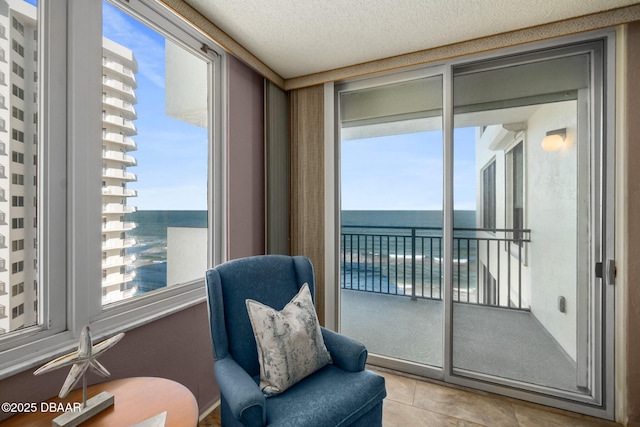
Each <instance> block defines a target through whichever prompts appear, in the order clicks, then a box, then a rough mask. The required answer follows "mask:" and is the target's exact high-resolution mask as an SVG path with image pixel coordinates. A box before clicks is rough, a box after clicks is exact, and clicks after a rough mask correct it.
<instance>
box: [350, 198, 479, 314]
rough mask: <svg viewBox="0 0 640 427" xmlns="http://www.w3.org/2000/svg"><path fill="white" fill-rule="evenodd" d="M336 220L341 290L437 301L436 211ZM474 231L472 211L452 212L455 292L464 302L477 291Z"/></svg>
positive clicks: (439, 214) (357, 214)
mask: <svg viewBox="0 0 640 427" xmlns="http://www.w3.org/2000/svg"><path fill="white" fill-rule="evenodd" d="M341 219H342V235H341V242H340V282H341V287H342V288H345V289H357V290H361V291H369V292H380V293H391V294H397V295H416V296H421V297H426V298H435V299H438V298H440V297H441V290H442V285H443V284H442V280H443V266H442V260H443V247H442V243H443V242H442V222H443V220H442V219H443V215H442V212H441V211H342V213H341ZM475 228H477V226H476V212H475V211H455V212H454V248H453V252H454V254H453V259H454V271H453V280H454V288H455V289H457V292H460V295H459V296H460V299H461V300H467V301H469V300H470V299H469V298H471V299H473V298H475V296H474V295H475V293H476V290H477V276H478V272H477V264H476V261H477V256H476V254H477V243H478V242H477V240H475V238H474V235H475V232H474V231H471V230H473V229H475Z"/></svg>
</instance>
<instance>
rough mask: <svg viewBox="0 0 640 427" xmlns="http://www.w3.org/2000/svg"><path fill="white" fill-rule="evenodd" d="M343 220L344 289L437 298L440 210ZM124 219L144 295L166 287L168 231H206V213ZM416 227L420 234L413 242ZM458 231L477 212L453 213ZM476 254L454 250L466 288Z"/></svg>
mask: <svg viewBox="0 0 640 427" xmlns="http://www.w3.org/2000/svg"><path fill="white" fill-rule="evenodd" d="M341 217H342V232H343V238H342V239H341V260H342V262H341V275H340V276H341V285H342V287H346V288H352V289H361V290H369V291H374V292H389V293H397V294H403V293H405V292H407V290H408V289H409V284H411V287H413V286H416V290H417V291H418V292H421V293H422V294H423V295H424V296H429V297H435V298H437V297H438V295H439V292H440V286H441V282H440V279H441V276H442V274H441V265H440V261H441V260H442V252H441V249H442V212H441V211H342V212H341ZM125 220H126V221H131V222H135V223H137V227H136V228H135V229H133V230H131V231H129V232H127V238H135V239H136V240H137V244H136V245H135V246H134V247H133V248H129V249H128V250H127V254H135V255H136V261H135V263H134V266H135V271H136V278H135V279H134V280H133V281H132V282H130V284H129V286H130V287H133V286H135V287H136V288H137V294H141V293H144V292H148V291H152V290H154V289H159V288H163V287H165V286H166V285H167V228H168V227H202V228H206V227H207V212H206V211H138V212H135V213H132V214H128V215H127V216H126V218H125ZM361 227H365V228H361ZM366 227H370V228H366ZM385 227H390V228H388V229H387V228H385ZM396 227H399V228H396ZM414 227H415V228H417V229H419V230H417V231H416V239H415V240H414V241H412V240H411V228H414ZM454 227H455V228H475V227H476V213H475V211H455V212H454ZM465 233H468V232H465V231H456V232H455V233H454V235H455V236H456V237H460V236H464V234H465ZM352 236H356V237H352ZM461 241H464V239H461ZM414 244H415V253H413V252H412V247H413V245H414ZM454 244H455V242H454ZM475 251H476V248H475V247H466V248H465V247H463V248H454V252H455V254H454V258H456V259H458V260H459V265H462V266H463V267H464V268H463V269H462V270H460V274H458V273H457V272H455V273H454V276H455V277H456V278H457V277H460V280H463V281H464V280H466V282H467V284H468V286H469V284H470V283H472V282H475V272H474V271H471V269H470V268H469V266H470V265H472V264H473V263H474V262H475ZM474 286H475V285H474ZM418 288H419V289H418Z"/></svg>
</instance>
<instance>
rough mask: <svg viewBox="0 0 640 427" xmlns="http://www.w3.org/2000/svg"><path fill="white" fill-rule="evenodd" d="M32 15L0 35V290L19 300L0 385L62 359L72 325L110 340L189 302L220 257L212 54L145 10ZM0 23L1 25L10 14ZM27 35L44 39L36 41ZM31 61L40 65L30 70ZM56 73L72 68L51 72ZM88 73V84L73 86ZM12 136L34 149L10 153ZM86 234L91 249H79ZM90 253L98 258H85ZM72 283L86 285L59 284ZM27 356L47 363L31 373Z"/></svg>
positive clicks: (2, 339)
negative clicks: (1, 148) (7, 42)
mask: <svg viewBox="0 0 640 427" xmlns="http://www.w3.org/2000/svg"><path fill="white" fill-rule="evenodd" d="M33 2H34V1H33V0H29V1H28V3H29V4H27V2H25V3H24V4H21V5H20V24H21V25H22V26H23V31H26V32H25V33H24V34H25V35H26V34H29V39H28V40H26V39H24V38H23V36H21V35H16V34H18V31H17V29H16V28H14V27H13V26H12V27H11V28H7V31H8V32H9V33H10V34H8V35H7V36H8V37H9V36H11V37H9V38H10V39H11V48H12V55H11V60H12V62H13V63H15V65H13V64H12V65H11V67H12V68H11V69H12V71H13V73H14V77H16V79H15V80H14V81H13V82H12V83H15V87H14V86H11V88H7V89H5V91H6V92H7V91H8V90H10V91H11V93H12V94H15V96H12V97H6V98H5V102H6V103H7V104H11V103H14V104H15V105H11V106H9V105H7V108H9V109H10V111H11V116H12V117H13V118H14V119H16V120H20V121H22V123H16V124H15V128H14V129H12V133H11V137H12V139H11V140H9V141H7V144H8V145H10V147H7V148H8V150H9V151H11V158H10V160H11V163H10V165H11V167H12V168H14V169H7V171H8V173H11V174H12V176H11V179H12V181H11V182H12V183H14V184H16V185H13V186H8V187H9V188H6V189H4V188H0V195H3V196H6V199H9V200H11V205H12V206H15V207H17V208H20V209H15V208H12V209H11V210H10V212H9V213H7V220H6V221H7V222H8V223H9V224H10V227H11V229H10V230H9V231H10V234H9V235H7V239H8V240H11V242H12V244H11V251H8V250H7V251H6V253H8V255H9V256H8V257H7V267H8V266H9V265H11V269H10V271H8V272H6V273H7V274H8V275H15V277H13V278H11V280H4V281H5V282H6V283H7V285H8V286H14V285H17V284H19V283H33V284H34V288H33V289H31V286H29V287H28V288H29V289H24V291H23V293H22V294H20V295H21V296H20V298H21V301H20V303H21V304H22V303H23V302H24V305H23V308H22V309H17V307H14V308H16V311H15V312H16V314H17V315H18V316H22V317H21V318H20V325H18V324H17V322H13V323H11V324H9V323H6V324H5V323H3V319H0V328H2V329H3V330H4V331H5V332H6V333H3V334H2V335H1V336H0V377H2V376H6V375H8V374H11V373H13V372H17V370H18V369H20V368H18V367H17V365H16V364H15V361H16V360H24V361H27V363H31V364H32V365H33V366H35V365H36V364H37V363H40V362H43V361H45V360H49V359H50V358H51V356H52V355H53V354H54V353H56V352H58V353H59V352H61V351H62V349H64V348H65V347H68V346H71V345H74V344H75V342H76V339H75V338H74V336H77V334H78V331H79V330H80V329H81V328H82V327H83V326H84V325H87V324H89V325H91V328H92V331H94V333H97V334H103V335H106V334H111V333H114V332H116V331H119V330H121V328H122V325H124V324H126V325H128V326H129V327H135V326H136V325H139V324H142V323H146V322H149V321H151V320H154V319H156V318H159V317H162V316H166V315H167V314H169V313H172V312H174V311H177V310H180V309H182V308H183V307H186V306H188V305H191V304H193V303H195V302H197V301H201V300H202V299H203V298H204V297H205V291H204V271H205V270H206V268H207V267H209V266H211V265H212V264H214V263H219V262H221V261H223V256H224V251H223V248H224V245H223V239H222V234H221V233H222V231H223V230H224V229H225V227H224V226H223V223H222V217H223V215H222V213H223V212H224V203H223V198H222V196H223V187H222V185H221V184H222V165H223V164H224V158H223V151H222V147H221V135H222V131H221V123H223V122H222V121H221V117H220V112H221V111H223V108H221V105H222V104H221V100H222V97H221V91H220V82H221V66H220V61H219V59H218V58H219V57H220V55H221V54H222V51H221V50H219V48H217V47H215V46H213V44H212V43H211V41H210V40H208V39H207V38H205V37H204V36H203V35H202V34H201V33H200V32H199V31H197V30H195V29H193V28H191V27H189V26H188V25H187V24H185V22H184V21H183V20H182V19H179V18H178V17H176V16H174V15H172V14H171V13H170V12H168V11H167V9H165V8H163V7H159V6H157V5H156V4H155V2H131V4H129V2H126V1H120V0H114V1H113V3H104V4H102V3H101V2H71V1H67V0H56V7H55V8H53V7H52V8H41V10H39V8H38V6H31V4H32V3H33ZM58 3H60V4H58ZM58 6H59V7H58ZM2 13H5V14H7V13H9V15H8V17H7V18H8V19H11V13H12V6H11V5H9V7H8V11H7V10H5V11H0V15H1V14H2ZM23 15H25V17H24V18H23ZM132 16H136V17H140V18H141V21H143V22H144V24H143V23H141V22H140V21H137V20H136V19H134V18H132ZM39 19H43V20H44V22H46V24H43V25H45V27H46V26H47V25H48V26H50V28H56V29H57V30H56V31H45V32H40V34H41V35H40V37H41V38H42V39H38V36H37V33H36V31H35V30H36V28H37V27H38V20H39ZM156 22H158V23H162V28H161V29H159V27H156V25H155V23H156ZM87 24H89V25H87ZM124 28H126V29H127V31H122V30H123V29H124ZM31 34H34V36H35V37H36V42H35V43H33V42H32V41H31ZM133 34H135V36H132V35H133ZM102 36H104V37H105V41H104V44H103V40H102V39H103V37H102ZM74 37H75V38H74ZM71 38H73V39H71ZM23 40H24V41H23ZM203 45H207V46H209V47H210V48H209V49H204V50H203V49H202V46H203ZM14 52H16V53H17V54H14ZM39 52H42V53H43V54H42V55H41V56H39V55H38V53H39ZM40 57H42V58H50V59H51V62H50V63H47V64H43V65H42V66H39V64H37V61H38V60H39V58H40ZM69 57H73V58H76V59H77V61H72V63H68V62H67V61H63V60H59V59H60V58H69ZM103 57H105V58H107V59H108V61H106V62H105V63H103V61H102V58H103ZM96 64H101V66H102V70H101V71H100V74H98V75H92V74H91V73H87V72H86V70H88V69H96V67H95V65H96ZM35 70H45V71H44V72H40V73H38V74H35ZM25 72H26V73H31V72H34V74H33V76H34V80H35V81H36V83H35V84H32V83H31V82H29V83H28V84H24V85H22V84H20V83H19V81H20V80H18V77H23V75H24V73H25ZM102 74H104V75H105V78H104V79H102ZM69 75H73V76H74V78H73V79H70V78H68V76H69ZM29 80H30V79H29ZM58 82H65V84H62V85H61V84H58ZM101 82H102V87H100V83H101ZM96 86H97V87H99V89H98V90H96V91H95V93H93V92H91V91H89V92H88V91H87V90H86V88H89V87H96ZM6 92H5V93H6ZM103 93H104V94H105V95H106V97H104V98H103V97H102V95H103ZM100 102H102V106H101V107H98V108H95V110H94V109H91V108H88V106H91V105H100V104H99V103H100ZM40 104H41V105H40ZM103 110H104V115H103V114H102V112H103ZM214 112H215V114H214ZM25 113H26V114H27V115H28V117H29V119H28V120H27V121H24V117H25ZM30 117H33V120H31V119H30ZM14 122H15V120H14ZM101 129H102V133H100V130H101ZM38 130H42V132H44V133H40V134H39V133H38ZM25 134H26V135H28V138H29V140H31V136H32V135H33V142H34V143H33V144H24V135H25ZM96 136H97V138H96ZM40 141H47V144H41V143H40ZM103 146H104V147H105V150H104V151H103V149H102V147H103ZM25 156H27V158H28V159H31V158H33V162H31V160H29V161H28V162H26V163H25ZM70 176H72V177H74V181H73V182H68V181H67V178H68V177H70ZM25 180H27V182H29V183H31V182H33V183H34V185H33V186H31V185H28V186H24V182H25ZM103 182H104V184H105V185H104V186H103ZM49 183H51V184H52V185H49ZM53 183H58V184H56V185H53ZM59 183H66V185H65V184H63V185H59ZM5 191H6V195H5ZM40 195H44V196H45V197H43V198H42V199H41V198H40ZM25 199H26V200H27V201H28V202H27V203H26V204H25ZM32 200H33V203H31V201H32ZM18 215H19V216H18ZM25 218H26V220H27V227H25ZM72 218H73V220H72ZM32 223H33V225H34V227H32V226H31V224H32ZM103 224H104V225H103ZM87 227H89V229H88V228H87ZM92 227H93V229H94V231H100V235H98V234H95V237H93V238H91V237H89V238H87V236H91V235H94V234H93V233H91V232H90V228H92ZM154 227H155V228H154ZM39 236H40V237H41V238H42V241H39ZM100 236H104V240H103V239H102V238H101V237H100ZM25 241H28V242H29V244H28V247H27V246H26V245H25V244H24V242H25ZM31 242H33V244H31ZM52 242H56V243H55V244H53V243H52ZM185 243H188V245H187V246H184V245H185ZM54 246H55V250H48V249H49V248H52V247H54ZM184 247H190V248H193V251H194V253H195V254H196V255H197V257H193V256H191V255H190V254H188V253H186V252H184V250H183V248H184ZM97 251H100V252H102V256H101V257H92V256H91V255H90V254H91V253H96V252H97ZM70 253H74V254H76V255H74V256H73V257H69V255H68V254H70ZM79 276H84V277H87V278H88V279H87V280H83V281H82V282H83V283H80V282H77V283H76V282H75V280H72V279H73V278H74V277H79ZM0 281H3V280H2V278H1V277H0ZM16 289H19V288H16ZM70 294H73V295H77V296H79V299H77V301H83V304H82V306H75V305H74V304H73V301H72V302H70V300H69V299H68V298H67V296H68V295H70ZM0 298H2V297H0ZM74 301H75V299H74ZM116 303H117V304H116ZM0 304H2V305H4V306H6V307H13V306H14V305H15V304H13V305H11V304H6V305H5V304H4V301H0ZM24 306H26V307H27V310H24ZM31 306H33V308H34V309H33V310H31ZM18 313H20V314H18ZM68 319H73V320H72V321H70V322H69V321H68ZM18 328H20V329H18ZM36 341H37V342H38V348H47V349H49V350H48V351H50V354H41V353H40V352H38V356H37V357H38V358H39V359H38V360H35V359H32V358H33V356H32V355H33V354H35V353H36V352H34V351H33V350H34V348H35V347H34V345H35V344H34V343H35V342H36ZM20 366H22V368H21V369H24V364H21V365H20Z"/></svg>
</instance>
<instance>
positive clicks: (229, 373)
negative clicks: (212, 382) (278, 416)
mask: <svg viewBox="0 0 640 427" xmlns="http://www.w3.org/2000/svg"><path fill="white" fill-rule="evenodd" d="M213 369H214V372H215V375H216V381H217V383H218V387H220V392H221V393H222V394H223V395H224V397H225V399H226V401H227V404H228V405H229V408H230V409H231V413H232V414H233V416H234V417H235V418H236V419H238V420H240V421H242V422H243V423H244V424H245V425H247V426H264V425H266V423H267V410H266V402H265V397H264V395H263V394H262V391H260V387H259V386H258V385H257V384H256V382H255V381H254V380H253V378H251V377H250V376H249V374H247V372H246V371H245V370H244V369H242V368H241V367H240V365H238V363H236V361H235V360H233V359H232V358H231V357H225V358H222V359H219V360H216V362H215V363H214V365H213Z"/></svg>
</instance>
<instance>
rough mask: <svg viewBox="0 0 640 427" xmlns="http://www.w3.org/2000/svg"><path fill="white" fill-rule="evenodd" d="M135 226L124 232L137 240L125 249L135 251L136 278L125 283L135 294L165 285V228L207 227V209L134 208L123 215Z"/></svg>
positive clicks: (131, 252) (130, 251)
mask: <svg viewBox="0 0 640 427" xmlns="http://www.w3.org/2000/svg"><path fill="white" fill-rule="evenodd" d="M125 220H126V221H131V222H135V223H137V224H138V226H137V227H136V228H135V229H133V230H131V231H129V232H127V238H135V239H136V241H137V244H136V245H135V246H134V247H132V248H129V249H128V250H127V254H135V255H136V261H135V263H134V266H135V271H136V278H135V279H134V280H133V281H132V282H130V283H129V286H130V287H133V286H135V287H136V288H137V292H136V295H138V294H142V293H145V292H149V291H152V290H154V289H159V288H163V287H165V286H167V228H168V227H198V228H206V227H207V211H138V212H135V213H132V214H128V215H126V218H125Z"/></svg>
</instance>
